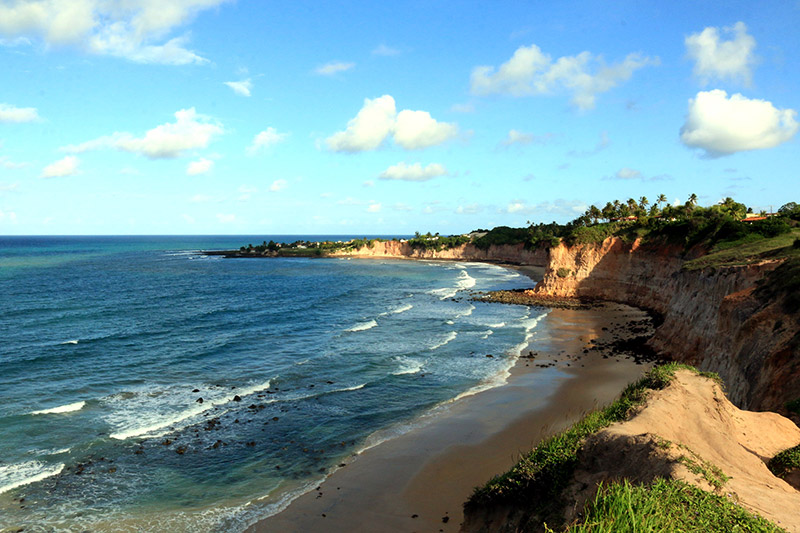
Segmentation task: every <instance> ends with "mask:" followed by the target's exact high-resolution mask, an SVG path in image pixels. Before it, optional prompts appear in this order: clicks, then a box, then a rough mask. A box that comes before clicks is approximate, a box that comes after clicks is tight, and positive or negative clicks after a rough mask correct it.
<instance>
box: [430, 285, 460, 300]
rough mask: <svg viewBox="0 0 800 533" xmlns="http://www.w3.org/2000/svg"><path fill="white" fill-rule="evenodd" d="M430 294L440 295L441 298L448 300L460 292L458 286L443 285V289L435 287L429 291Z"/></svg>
mask: <svg viewBox="0 0 800 533" xmlns="http://www.w3.org/2000/svg"><path fill="white" fill-rule="evenodd" d="M428 294H433V295H434V296H438V297H439V299H440V300H447V299H448V298H452V297H453V296H455V295H456V294H458V288H455V287H442V288H441V289H433V290H431V291H428Z"/></svg>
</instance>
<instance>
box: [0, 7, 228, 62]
mask: <svg viewBox="0 0 800 533" xmlns="http://www.w3.org/2000/svg"><path fill="white" fill-rule="evenodd" d="M226 1H227V0H170V1H169V2H157V1H154V0H126V1H124V2H119V1H117V2H109V1H107V0H28V1H26V2H11V5H9V3H8V2H5V3H3V4H0V36H4V37H7V38H11V39H18V38H34V39H41V41H42V42H44V43H45V44H46V45H48V46H49V45H72V46H77V47H80V48H82V49H84V50H85V51H87V52H89V53H94V54H100V55H110V56H116V57H122V58H126V59H129V60H131V61H135V62H139V63H162V64H170V65H184V64H188V63H205V62H207V60H206V59H204V58H202V57H200V56H199V55H197V54H196V53H194V52H192V51H191V50H188V49H187V48H186V47H185V45H186V41H187V39H186V37H173V38H171V39H170V38H168V34H169V33H170V32H172V30H174V29H175V28H177V27H179V26H182V25H184V24H186V23H188V22H189V21H190V20H191V19H192V18H193V17H194V16H195V15H196V14H197V13H199V12H201V11H203V10H206V9H209V8H212V7H215V6H218V5H220V4H222V3H224V2H226ZM164 39H167V40H166V41H164Z"/></svg>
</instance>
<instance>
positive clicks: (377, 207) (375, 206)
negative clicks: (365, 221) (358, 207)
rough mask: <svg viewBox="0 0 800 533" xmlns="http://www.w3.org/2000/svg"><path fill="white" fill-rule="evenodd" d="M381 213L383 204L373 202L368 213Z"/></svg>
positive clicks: (368, 208)
mask: <svg viewBox="0 0 800 533" xmlns="http://www.w3.org/2000/svg"><path fill="white" fill-rule="evenodd" d="M380 211H381V204H380V203H377V202H373V203H371V204H369V206H368V207H367V213H380Z"/></svg>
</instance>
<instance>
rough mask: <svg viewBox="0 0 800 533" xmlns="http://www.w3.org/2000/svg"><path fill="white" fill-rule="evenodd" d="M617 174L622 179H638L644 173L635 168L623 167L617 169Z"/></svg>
mask: <svg viewBox="0 0 800 533" xmlns="http://www.w3.org/2000/svg"><path fill="white" fill-rule="evenodd" d="M615 176H616V177H617V178H619V179H621V180H636V179H640V178H641V177H642V173H641V172H640V171H638V170H636V169H635V168H628V167H623V168H621V169H619V170H618V171H617V173H616V174H615Z"/></svg>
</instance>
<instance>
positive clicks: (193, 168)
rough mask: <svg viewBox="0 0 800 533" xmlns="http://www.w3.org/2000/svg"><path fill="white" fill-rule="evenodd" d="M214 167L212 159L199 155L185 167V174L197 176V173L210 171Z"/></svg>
mask: <svg viewBox="0 0 800 533" xmlns="http://www.w3.org/2000/svg"><path fill="white" fill-rule="evenodd" d="M213 167H214V161H212V160H211V159H206V158H204V157H201V158H200V159H198V160H197V161H192V162H190V163H189V165H188V166H187V167H186V174H187V175H189V176H197V175H199V174H206V173H207V172H211V169H212V168H213Z"/></svg>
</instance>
